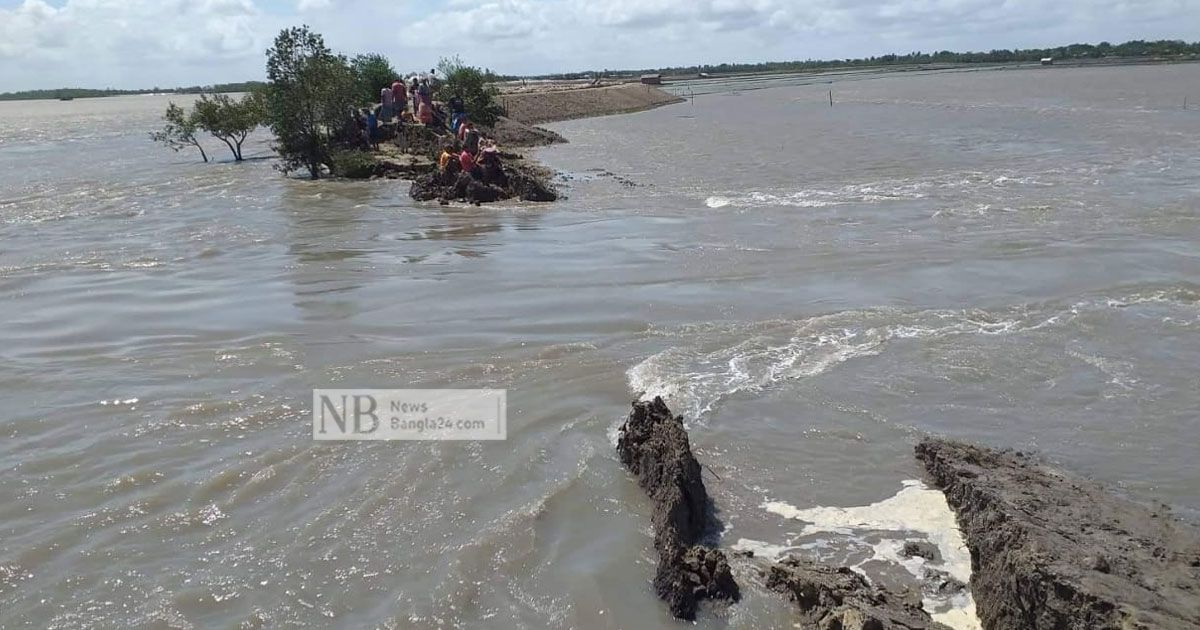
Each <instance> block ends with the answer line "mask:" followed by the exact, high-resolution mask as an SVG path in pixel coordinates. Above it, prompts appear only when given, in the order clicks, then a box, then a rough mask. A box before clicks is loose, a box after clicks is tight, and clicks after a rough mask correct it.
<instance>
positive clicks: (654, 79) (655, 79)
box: [642, 74, 662, 85]
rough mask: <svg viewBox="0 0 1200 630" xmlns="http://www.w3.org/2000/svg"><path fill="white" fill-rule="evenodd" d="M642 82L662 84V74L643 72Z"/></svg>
mask: <svg viewBox="0 0 1200 630" xmlns="http://www.w3.org/2000/svg"><path fill="white" fill-rule="evenodd" d="M642 83H645V84H646V85H662V75H661V74H643V75H642Z"/></svg>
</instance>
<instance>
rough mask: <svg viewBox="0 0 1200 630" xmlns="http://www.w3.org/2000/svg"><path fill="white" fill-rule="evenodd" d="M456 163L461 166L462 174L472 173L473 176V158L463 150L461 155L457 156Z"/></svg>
mask: <svg viewBox="0 0 1200 630" xmlns="http://www.w3.org/2000/svg"><path fill="white" fill-rule="evenodd" d="M458 163H459V165H461V166H462V170H463V172H464V173H472V175H474V170H475V158H474V157H473V156H472V155H471V153H470V152H469V151H467V150H465V149H464V150H463V152H462V153H459V154H458Z"/></svg>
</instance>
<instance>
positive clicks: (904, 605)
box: [765, 557, 950, 630]
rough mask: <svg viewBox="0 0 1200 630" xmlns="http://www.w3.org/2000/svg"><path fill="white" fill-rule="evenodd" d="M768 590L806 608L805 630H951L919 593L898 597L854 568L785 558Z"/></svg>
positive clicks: (769, 578) (773, 570)
mask: <svg viewBox="0 0 1200 630" xmlns="http://www.w3.org/2000/svg"><path fill="white" fill-rule="evenodd" d="M765 577H766V584H767V588H769V589H771V590H774V591H776V592H779V593H782V594H784V595H785V596H786V597H787V598H788V599H790V600H791V601H792V602H793V603H794V604H796V607H797V608H799V609H800V615H801V621H802V623H801V624H800V626H799V627H803V628H820V629H821V630H827V629H828V630H835V629H836V630H902V629H905V628H907V629H909V630H926V629H928V630H950V628H949V627H947V626H945V625H942V624H940V623H937V622H935V621H933V620H932V619H931V618H930V616H929V613H928V612H926V611H925V609H924V608H923V607H922V605H921V597H920V595H919V594H915V593H911V592H906V593H892V592H890V591H888V590H886V589H884V588H882V587H879V586H874V585H872V584H871V583H870V582H868V581H867V578H866V577H864V576H863V575H862V574H861V573H858V572H857V571H855V570H853V569H850V568H848V567H837V568H834V567H830V566H826V565H822V564H817V563H815V562H811V561H808V560H802V559H799V558H794V557H793V558H785V559H783V560H781V561H779V562H777V563H775V564H774V565H772V566H771V567H770V568H768V569H767V571H766V573H765Z"/></svg>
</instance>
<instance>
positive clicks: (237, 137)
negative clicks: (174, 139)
mask: <svg viewBox="0 0 1200 630" xmlns="http://www.w3.org/2000/svg"><path fill="white" fill-rule="evenodd" d="M264 115H265V112H264V106H263V96H262V93H261V92H259V91H252V92H250V93H249V94H246V95H245V96H243V97H242V98H241V100H234V99H233V98H232V97H230V96H229V95H228V94H212V95H209V94H201V95H200V98H199V99H198V100H197V101H196V105H195V109H194V110H193V112H192V120H193V121H194V124H195V125H196V126H197V127H199V128H200V129H203V130H205V131H207V132H209V133H210V134H212V135H213V137H214V138H216V139H218V140H220V141H221V142H224V143H225V146H227V147H229V151H230V152H232V153H233V159H234V160H235V161H238V162H241V161H242V143H243V142H245V141H246V137H247V136H249V135H250V132H252V131H254V130H255V129H257V128H258V126H259V125H261V124H262V123H263V118H264Z"/></svg>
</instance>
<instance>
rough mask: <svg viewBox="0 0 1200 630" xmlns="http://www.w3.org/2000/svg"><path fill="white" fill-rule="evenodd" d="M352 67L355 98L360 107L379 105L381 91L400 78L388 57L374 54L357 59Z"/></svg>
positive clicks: (360, 56) (352, 63) (351, 63)
mask: <svg viewBox="0 0 1200 630" xmlns="http://www.w3.org/2000/svg"><path fill="white" fill-rule="evenodd" d="M350 67H351V68H353V69H354V85H355V88H354V96H355V99H356V100H357V101H358V104H359V105H370V104H372V103H378V102H379V91H380V90H382V89H383V88H384V87H386V86H390V85H391V84H392V81H395V80H396V79H397V78H398V77H399V76H400V75H399V74H398V73H397V72H396V69H395V68H393V67H392V64H391V63H390V62H389V61H388V60H387V57H384V56H383V55H377V54H374V53H372V54H367V55H359V56H357V57H355V58H354V60H353V61H351V62H350Z"/></svg>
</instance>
